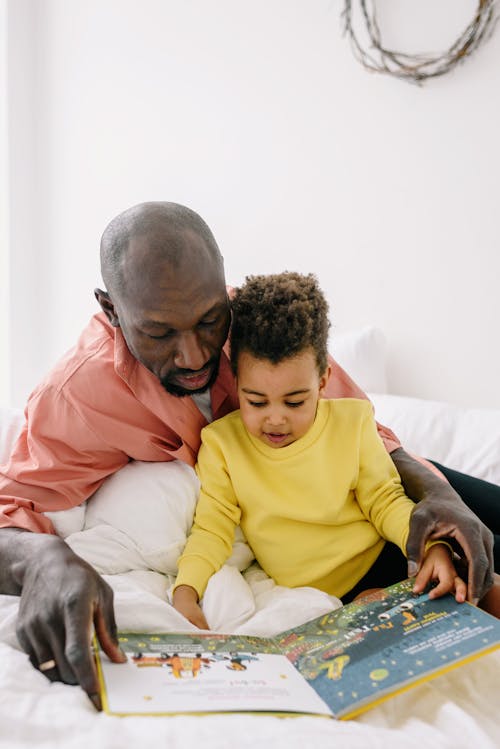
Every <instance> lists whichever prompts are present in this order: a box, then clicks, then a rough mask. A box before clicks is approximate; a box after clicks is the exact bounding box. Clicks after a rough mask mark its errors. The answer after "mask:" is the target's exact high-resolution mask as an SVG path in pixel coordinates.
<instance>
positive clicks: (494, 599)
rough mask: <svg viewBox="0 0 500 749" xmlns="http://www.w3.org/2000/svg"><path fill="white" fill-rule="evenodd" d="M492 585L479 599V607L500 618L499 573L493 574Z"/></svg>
mask: <svg viewBox="0 0 500 749" xmlns="http://www.w3.org/2000/svg"><path fill="white" fill-rule="evenodd" d="M493 577H494V583H493V587H492V588H490V589H489V591H488V592H487V593H486V595H485V596H484V597H483V598H481V600H480V601H479V608H481V609H484V610H485V611H487V612H488V614H493V616H496V618H497V619H500V575H494V576H493Z"/></svg>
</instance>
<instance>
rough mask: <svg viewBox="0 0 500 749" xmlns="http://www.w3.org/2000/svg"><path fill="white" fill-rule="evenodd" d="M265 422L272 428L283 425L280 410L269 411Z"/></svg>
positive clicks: (282, 416)
mask: <svg viewBox="0 0 500 749" xmlns="http://www.w3.org/2000/svg"><path fill="white" fill-rule="evenodd" d="M267 421H268V422H269V424H270V425H272V426H279V425H280V424H284V423H285V414H284V413H283V411H281V410H275V411H271V413H269V414H268V417H267Z"/></svg>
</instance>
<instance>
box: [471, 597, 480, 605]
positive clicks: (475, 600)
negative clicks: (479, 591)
mask: <svg viewBox="0 0 500 749" xmlns="http://www.w3.org/2000/svg"><path fill="white" fill-rule="evenodd" d="M472 603H473V605H474V606H477V604H478V603H479V598H473V599H472Z"/></svg>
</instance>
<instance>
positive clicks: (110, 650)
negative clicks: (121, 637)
mask: <svg viewBox="0 0 500 749" xmlns="http://www.w3.org/2000/svg"><path fill="white" fill-rule="evenodd" d="M100 598H101V604H100V605H99V606H98V607H97V609H96V611H95V614H94V627H95V632H96V635H97V639H98V640H99V642H100V644H101V648H102V649H103V651H104V652H105V653H106V655H107V656H108V658H109V659H110V661H113V663H124V662H125V661H126V660H127V656H126V655H125V653H124V652H123V650H122V649H121V648H120V646H119V644H118V637H117V630H116V621H115V614H114V608H113V591H112V590H111V588H109V587H106V588H104V589H103V590H102V591H101V596H100Z"/></svg>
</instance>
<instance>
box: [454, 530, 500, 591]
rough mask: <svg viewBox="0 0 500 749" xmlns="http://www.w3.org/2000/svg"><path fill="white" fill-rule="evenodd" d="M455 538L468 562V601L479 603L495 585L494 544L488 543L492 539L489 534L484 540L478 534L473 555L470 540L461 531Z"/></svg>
mask: <svg viewBox="0 0 500 749" xmlns="http://www.w3.org/2000/svg"><path fill="white" fill-rule="evenodd" d="M453 538H455V540H456V541H457V542H458V543H459V544H460V546H461V548H462V550H463V553H464V555H465V558H466V559H467V562H468V574H467V582H468V594H467V599H468V600H469V601H472V603H477V601H478V600H479V599H480V598H482V597H483V595H484V593H485V592H486V591H487V590H488V589H489V588H490V587H491V585H492V584H493V573H492V570H493V544H492V543H491V544H489V543H488V542H489V541H490V540H491V539H489V538H488V535H487V534H485V537H484V538H483V537H482V536H481V535H480V534H477V540H475V542H474V544H473V545H474V551H475V553H473V552H472V549H471V546H470V545H469V540H468V539H467V538H466V537H465V536H464V535H463V533H462V532H461V531H460V530H459V529H456V530H455V531H454V533H453Z"/></svg>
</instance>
